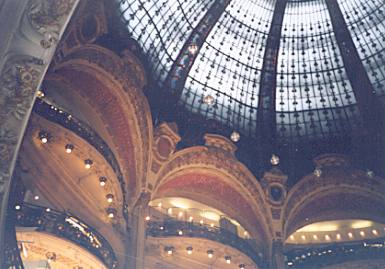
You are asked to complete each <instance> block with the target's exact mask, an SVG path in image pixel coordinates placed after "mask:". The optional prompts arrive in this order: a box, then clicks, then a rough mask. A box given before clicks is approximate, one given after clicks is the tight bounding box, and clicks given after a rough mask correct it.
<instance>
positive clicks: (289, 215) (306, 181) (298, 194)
mask: <svg viewBox="0 0 385 269" xmlns="http://www.w3.org/2000/svg"><path fill="white" fill-rule="evenodd" d="M384 189H385V185H384V184H383V183H382V182H381V181H380V179H379V178H371V177H368V176H367V175H366V174H365V173H364V172H362V171H358V170H355V171H351V173H350V174H346V173H344V174H339V176H337V174H335V175H332V176H328V177H322V178H317V177H315V176H313V175H309V176H306V177H305V178H303V179H302V180H301V181H300V182H299V183H297V185H295V186H294V188H293V189H292V190H291V191H290V192H289V195H288V198H287V200H286V203H285V205H284V219H285V220H286V223H283V229H284V236H285V238H286V237H288V236H289V233H290V232H293V229H296V228H299V226H300V225H301V223H302V222H301V223H297V224H296V223H292V221H293V220H294V218H295V216H297V214H299V212H300V211H301V210H303V209H304V208H306V206H307V205H310V204H311V203H312V202H313V201H316V200H317V199H322V197H325V196H327V195H335V196H336V197H337V196H339V195H342V194H347V195H355V196H357V197H366V198H367V199H369V200H373V201H385V192H384V191H383V190H384ZM384 205H385V203H384ZM384 220H385V219H384ZM319 221H321V219H319ZM297 222H298V221H297ZM302 224H303V223H302Z"/></svg>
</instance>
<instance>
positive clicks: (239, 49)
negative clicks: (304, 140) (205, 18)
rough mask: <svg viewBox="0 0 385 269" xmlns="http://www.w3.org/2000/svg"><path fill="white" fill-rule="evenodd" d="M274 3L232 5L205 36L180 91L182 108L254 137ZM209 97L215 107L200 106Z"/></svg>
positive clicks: (262, 0) (265, 1) (264, 1)
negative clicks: (266, 45)
mask: <svg viewBox="0 0 385 269" xmlns="http://www.w3.org/2000/svg"><path fill="white" fill-rule="evenodd" d="M274 4H275V1H270V0H258V1H256V0H254V1H253V0H249V1H233V2H230V5H229V6H228V7H227V8H226V10H225V12H224V14H222V16H221V17H220V18H219V20H218V22H217V24H216V25H215V26H214V28H213V29H212V31H211V32H210V34H209V36H208V37H207V39H206V41H205V43H204V45H203V47H202V49H201V51H200V55H198V57H197V59H196V60H195V62H194V65H193V66H192V69H191V71H190V73H189V76H188V78H187V81H186V84H185V88H184V90H183V93H182V100H181V103H183V104H184V105H185V106H186V107H188V108H189V109H190V110H192V111H193V112H199V113H201V114H203V115H204V116H205V117H207V118H209V119H216V120H219V121H221V122H223V123H225V124H227V125H231V126H233V128H235V129H238V130H241V131H244V132H246V133H249V134H254V133H255V130H256V126H255V122H256V117H257V106H258V91H259V83H260V71H261V68H262V63H263V55H264V51H265V44H266V39H267V35H268V32H269V29H270V25H271V19H272V16H273V9H274ZM207 95H211V96H213V97H214V98H215V104H214V105H213V106H208V105H207V104H204V103H203V102H202V99H203V98H204V96H207Z"/></svg>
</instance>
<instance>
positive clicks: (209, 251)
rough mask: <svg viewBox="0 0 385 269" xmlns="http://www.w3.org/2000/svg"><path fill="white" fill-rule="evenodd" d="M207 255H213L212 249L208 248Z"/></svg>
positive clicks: (210, 256)
mask: <svg viewBox="0 0 385 269" xmlns="http://www.w3.org/2000/svg"><path fill="white" fill-rule="evenodd" d="M207 256H208V257H209V259H211V258H212V257H214V250H211V249H209V250H208V251H207Z"/></svg>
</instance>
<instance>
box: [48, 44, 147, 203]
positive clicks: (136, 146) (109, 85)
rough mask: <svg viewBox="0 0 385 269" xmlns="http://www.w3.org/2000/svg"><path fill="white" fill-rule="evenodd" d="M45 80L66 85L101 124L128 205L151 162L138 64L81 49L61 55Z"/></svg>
mask: <svg viewBox="0 0 385 269" xmlns="http://www.w3.org/2000/svg"><path fill="white" fill-rule="evenodd" d="M50 75H51V78H50V76H48V80H50V79H52V80H59V81H62V82H63V83H65V84H67V85H69V86H70V88H72V89H73V92H74V93H76V94H77V95H79V96H80V98H82V99H83V100H85V102H87V104H88V106H91V107H92V108H93V111H95V113H96V115H97V117H98V118H99V119H100V120H101V122H103V124H104V127H105V129H106V132H107V133H108V135H109V138H107V139H106V141H112V143H113V145H110V147H111V148H112V149H113V150H114V151H115V153H116V155H117V157H118V161H119V162H120V165H121V167H122V170H123V174H124V175H125V177H126V180H127V182H126V184H127V192H128V194H129V195H130V198H131V199H130V202H131V201H132V200H133V197H134V196H135V195H136V194H138V193H139V190H140V189H141V188H144V187H145V186H146V178H147V176H146V174H147V168H148V167H149V166H150V165H149V164H150V161H151V160H150V159H151V154H150V149H151V147H152V132H153V130H152V120H151V113H150V109H149V105H148V103H147V100H146V98H145V96H144V94H143V93H142V91H141V90H142V89H143V87H144V85H145V84H146V78H145V71H144V68H143V67H142V65H141V63H140V62H139V60H138V59H136V57H135V56H134V55H133V54H131V53H130V52H129V51H126V52H125V55H124V57H123V58H120V57H119V56H118V55H116V54H115V53H114V52H112V51H110V50H108V49H106V48H103V47H100V46H97V45H84V46H82V47H79V48H76V49H74V50H72V51H71V52H70V53H69V54H68V55H66V56H65V57H64V58H63V61H62V62H60V63H58V64H57V65H55V66H54V67H53V68H52V70H51V73H50ZM89 120H90V121H91V122H92V119H89ZM95 121H96V120H95ZM95 126H100V124H95ZM101 133H103V131H101Z"/></svg>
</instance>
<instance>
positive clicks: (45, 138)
mask: <svg viewBox="0 0 385 269" xmlns="http://www.w3.org/2000/svg"><path fill="white" fill-rule="evenodd" d="M39 139H40V141H41V143H43V144H46V143H47V142H48V139H49V135H48V133H47V132H45V131H40V132H39Z"/></svg>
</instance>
